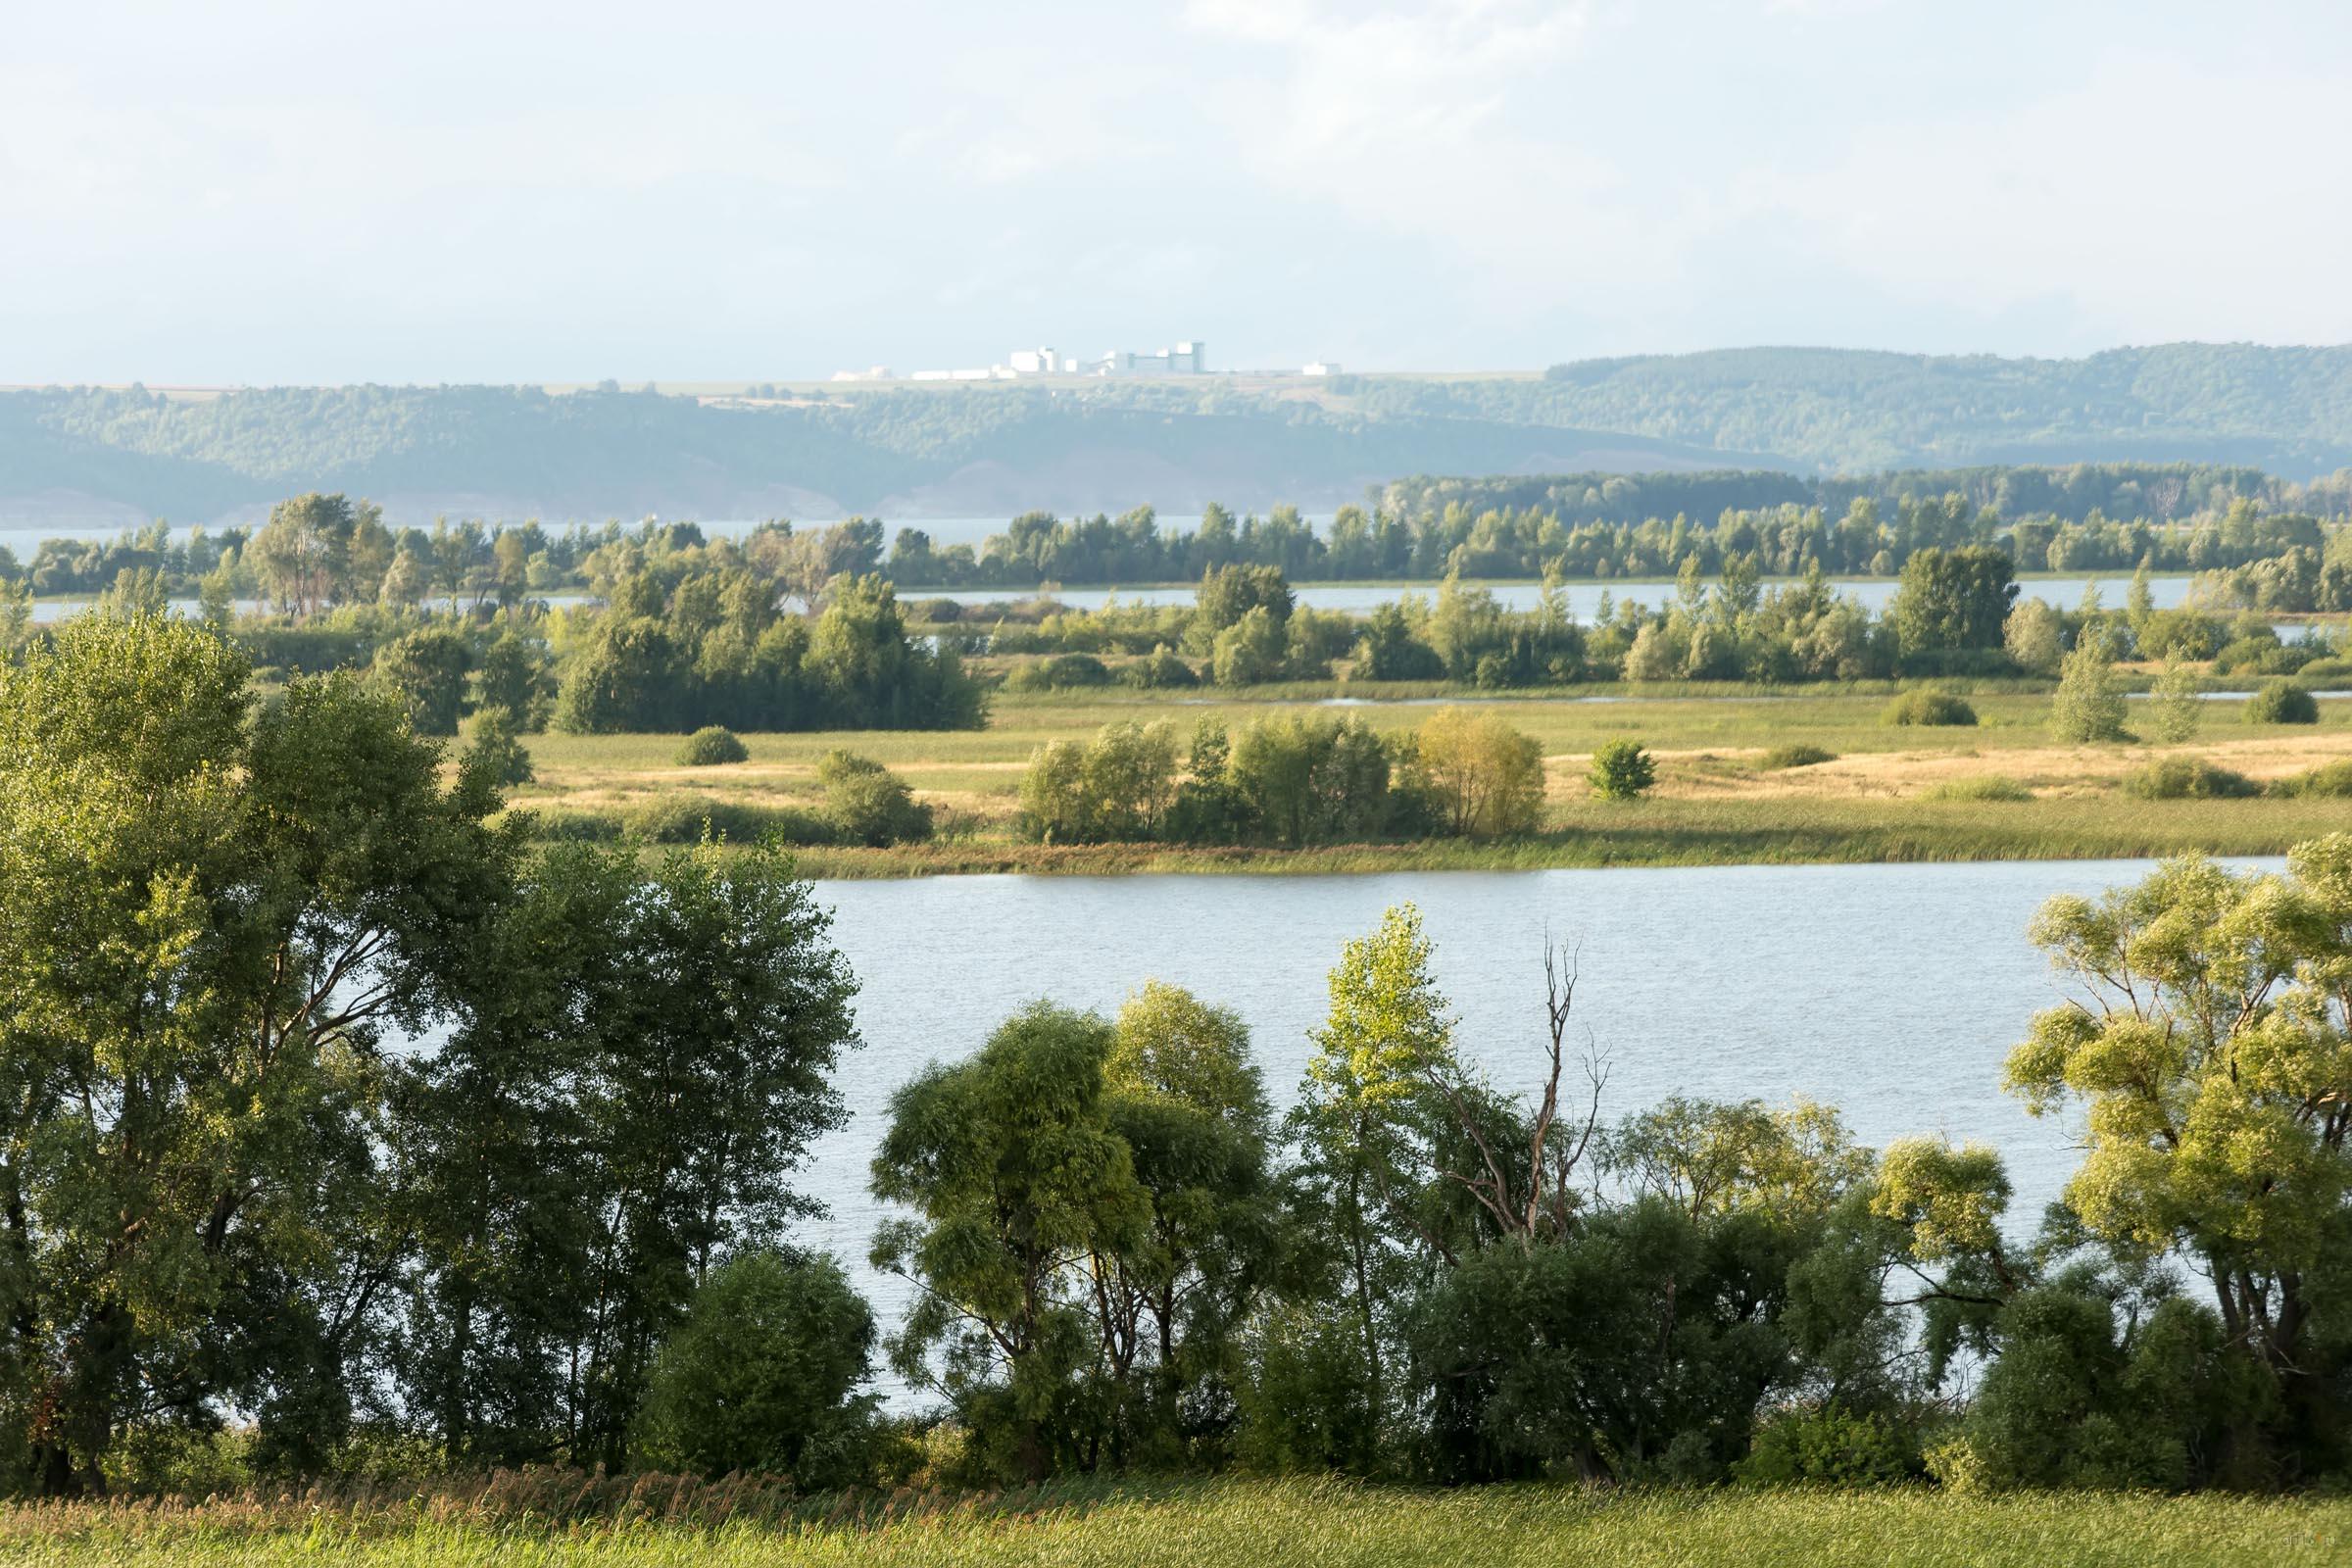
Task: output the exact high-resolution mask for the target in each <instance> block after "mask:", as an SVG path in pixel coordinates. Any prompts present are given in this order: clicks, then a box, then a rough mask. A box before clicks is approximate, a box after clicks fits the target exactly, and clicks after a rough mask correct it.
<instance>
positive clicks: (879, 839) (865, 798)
mask: <svg viewBox="0 0 2352 1568" xmlns="http://www.w3.org/2000/svg"><path fill="white" fill-rule="evenodd" d="M816 782H817V783H818V785H820V786H821V787H822V788H823V790H824V792H825V818H826V820H827V821H829V822H830V823H831V824H832V826H833V829H834V831H835V832H837V833H839V834H840V835H841V837H842V838H843V839H844V840H845V841H847V842H848V843H851V844H863V845H866V846H868V847H869V848H872V849H882V848H886V847H887V846H889V845H893V844H919V843H921V842H922V841H923V840H925V839H927V838H929V837H930V836H931V808H929V807H928V806H925V805H923V804H922V803H921V802H919V801H917V800H916V799H915V798H914V796H913V795H912V794H911V793H909V792H908V790H907V781H906V780H905V779H902V778H900V777H899V776H898V775H897V774H895V773H893V772H892V771H891V770H890V769H889V768H887V767H884V766H883V765H882V764H881V763H880V762H877V761H874V760H871V759H870V758H864V757H857V756H854V755H852V754H851V753H849V752H845V751H843V750H842V749H841V748H840V747H838V746H837V747H835V748H834V749H833V750H831V751H829V752H827V753H826V754H825V755H824V756H822V757H820V758H818V759H817V760H816Z"/></svg>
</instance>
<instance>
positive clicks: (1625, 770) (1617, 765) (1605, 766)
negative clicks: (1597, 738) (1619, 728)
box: [1586, 740, 1658, 801]
mask: <svg viewBox="0 0 2352 1568" xmlns="http://www.w3.org/2000/svg"><path fill="white" fill-rule="evenodd" d="M1586 778H1587V781H1588V782H1590V783H1591V784H1592V786H1593V794H1595V795H1597V796H1599V797H1600V798H1601V799H1602V800H1604V801H1631V800H1636V799H1639V798H1640V797H1641V796H1642V795H1644V794H1646V793H1647V792H1648V790H1649V787H1650V786H1651V785H1652V784H1655V783H1656V782H1657V781H1658V766H1657V763H1656V762H1655V761H1653V760H1651V759H1650V755H1649V753H1647V752H1646V751H1643V750H1642V743H1641V742H1640V741H1635V740H1615V741H1609V742H1607V743H1606V744H1604V745H1603V746H1602V747H1601V748H1600V750H1598V751H1596V752H1594V753H1593V770H1592V772H1591V773H1589V774H1587V775H1586Z"/></svg>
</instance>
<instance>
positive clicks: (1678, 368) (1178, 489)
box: [0, 344, 2352, 525]
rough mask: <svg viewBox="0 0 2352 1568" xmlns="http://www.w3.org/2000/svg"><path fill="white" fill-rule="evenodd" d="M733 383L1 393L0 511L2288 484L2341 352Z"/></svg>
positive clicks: (2347, 455) (2321, 421)
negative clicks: (692, 390)
mask: <svg viewBox="0 0 2352 1568" xmlns="http://www.w3.org/2000/svg"><path fill="white" fill-rule="evenodd" d="M758 390H759V391H760V393H761V394H763V395H760V396H756V397H755V396H744V397H724V398H710V397H701V398H698V397H691V396H674V395H663V394H659V393H655V392H651V391H623V390H621V389H620V388H618V387H617V386H614V385H613V384H611V383H607V384H606V385H605V386H604V387H602V388H598V389H593V390H588V391H581V392H573V393H567V394H561V395H557V394H551V393H549V392H547V391H544V390H541V389H539V388H535V387H380V386H355V387H329V388H305V387H289V388H265V389H259V390H251V391H237V392H230V393H225V394H222V395H220V396H215V397H205V398H187V397H164V396H160V395H156V394H151V393H148V392H146V391H143V390H140V389H136V388H133V389H129V390H96V389H48V390H31V391H19V392H8V393H0V515H5V516H6V517H7V518H9V519H10V520H13V521H16V522H19V523H21V524H35V525H38V524H42V523H65V522H70V521H107V522H127V521H134V520H141V519H145V518H149V517H154V516H169V517H172V518H173V519H174V520H176V521H182V522H193V521H217V520H227V519H229V518H232V517H237V516H240V515H247V514H250V515H256V516H258V515H259V513H260V511H261V510H262V509H264V508H266V506H267V504H268V503H269V502H270V501H271V500H273V499H274V498H276V497H278V496H281V495H284V494H286V493H287V492H288V491H299V490H310V489H321V490H341V491H345V492H348V493H353V494H364V495H368V496H370V497H373V498H375V499H377V500H379V501H381V502H382V503H383V504H384V506H385V509H386V512H387V515H390V516H391V517H392V518H393V519H394V520H396V521H418V520H429V519H430V517H431V516H432V515H434V514H436V513H442V512H449V513H460V514H471V515H489V516H493V517H502V516H503V517H520V516H526V515H536V516H541V517H545V518H547V519H549V520H551V521H553V520H564V519H575V518H576V519H590V520H601V519H602V518H605V517H609V516H622V517H630V516H639V515H645V514H647V513H659V514H662V515H666V516H699V517H706V518H710V517H750V516H767V515H799V516H805V517H811V516H826V515H847V514H850V513H854V512H867V513H874V512H880V513H885V514H888V515H895V516H908V517H922V516H933V517H939V516H989V515H1004V516H1011V515H1015V514H1017V513H1020V512H1024V511H1029V510H1032V509H1040V508H1042V509H1047V510H1052V511H1057V512H1065V513H1067V512H1092V511H1108V512H1118V511H1122V510H1125V509H1126V508H1129V507H1134V506H1139V505H1143V504H1146V503H1150V504H1152V505H1154V506H1157V507H1158V508H1160V509H1161V510H1163V511H1167V512H1197V511H1199V510H1200V509H1201V507H1202V506H1204V505H1205V504H1206V503H1208V502H1210V501H1212V500H1213V501H1222V502H1224V503H1225V504H1227V505H1229V506H1234V507H1238V508H1244V509H1252V508H1256V509H1262V508H1265V507H1269V506H1272V505H1275V504H1277V503H1280V502H1290V503H1293V504H1296V505H1299V506H1300V507H1303V508H1305V509H1307V510H1309V511H1321V510H1328V509H1330V508H1333V507H1336V506H1338V505H1340V504H1341V503H1343V502H1347V501H1351V500H1356V499H1360V498H1361V496H1362V495H1363V493H1364V491H1365V489H1366V488H1367V487H1368V486H1375V485H1381V484H1386V483H1388V482H1389V481H1391V480H1395V479H1397V478H1398V477H1400V476H1402V475H1405V474H1413V473H1462V474H1558V473H1572V472H1584V471H1588V470H1590V471H1594V472H1599V473H1603V474H1609V473H1620V474H1622V473H1655V472H1690V471H1694V470H1701V469H1720V468H1751V469H1754V468H1765V469H1782V470H1786V471H1789V472H1791V473H1806V474H1811V473H1830V474H1837V473H1866V472H1873V471H1877V470H1884V469H1891V468H1913V467H1919V468H1952V467H1962V466H1989V465H1998V464H2020V463H2039V464H2051V465H2073V464H2082V463H2116V462H2136V463H2167V464H2172V463H2186V464H2196V465H2203V466H2239V467H2246V468H2260V469H2264V470H2267V471H2268V472H2270V473H2273V474H2277V475H2279V476H2280V477H2282V478H2286V479H2290V480H2306V479H2310V478H2313V477H2316V476H2319V475H2322V474H2326V473H2328V472H2331V471H2333V470H2335V469H2337V468H2340V467H2346V466H2352V348H2263V347H2257V346H2253V345H2244V344H2236V345H2206V344H2171V345H2165V346H2161V347H2156V348H2144V349H2119V350H2115V351H2113V352H2111V353H2106V354H2098V355H2093V356H2091V357H2090V358H2088V359H2084V360H2002V359H1995V358H1991V357H1988V356H1975V357H1968V358H1936V357H1931V356H1924V355H1908V354H1882V353H1865V352H1855V351H1846V350H1835V349H1734V350H1725V351H1721V352H1717V353H1708V354H1692V355H1681V356H1660V357H1647V358H1638V359H1618V360H1589V361H1583V362H1579V363H1576V364H1570V365H1559V366H1554V367H1553V368H1551V369H1550V370H1549V371H1547V372H1545V374H1544V376H1542V377H1541V378H1536V377H1526V376H1522V377H1516V378H1511V377H1484V378H1480V377H1467V378H1442V377H1424V376H1336V377H1331V378H1329V379H1315V380H1304V379H1299V378H1291V379H1269V378H1264V377H1245V376H1224V375H1210V376H1200V377H1186V378H1179V379H1171V380H1155V381H1151V380H1134V381H1092V382H1084V383H1073V384H1064V385H1059V386H1044V385H1037V384H1024V385H1015V386H1005V385H984V386H962V387H922V388H916V387H911V386H896V387H870V386H863V387H853V388H846V389H844V388H827V389H816V390H811V391H803V392H799V393H794V392H791V391H786V392H783V393H778V392H777V391H776V389H774V388H771V387H763V388H760V389H758ZM1985 501H1986V502H1987V504H1992V503H1993V501H1994V498H1992V497H1990V496H1987V497H1985ZM2192 504H2201V503H2192ZM2039 505H2041V503H2038V502H2034V503H2024V504H2021V505H2019V506H2015V507H2004V510H2008V511H2022V510H2026V507H2027V506H2039Z"/></svg>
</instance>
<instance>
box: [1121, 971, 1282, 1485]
mask: <svg viewBox="0 0 2352 1568" xmlns="http://www.w3.org/2000/svg"><path fill="white" fill-rule="evenodd" d="M1113 1030H1114V1038H1113V1043H1112V1047H1111V1054H1110V1056H1109V1059H1108V1061H1107V1062H1106V1063H1105V1066H1104V1084H1105V1089H1106V1092H1107V1095H1108V1099H1107V1101H1106V1106H1107V1117H1108V1121H1109V1124H1110V1126H1111V1128H1112V1129H1113V1130H1114V1131H1115V1132H1116V1133H1117V1134H1118V1135H1119V1137H1120V1138H1122V1139H1123V1140H1125V1142H1126V1144H1127V1147H1128V1150H1129V1153H1130V1157H1131V1159H1132V1160H1133V1164H1134V1170H1135V1177H1136V1181H1137V1183H1138V1185H1139V1186H1140V1187H1141V1188H1142V1189H1143V1192H1144V1194H1145V1198H1146V1202H1147V1204H1148V1210H1147V1217H1146V1220H1145V1223H1144V1226H1143V1228H1142V1231H1141V1232H1140V1234H1139V1235H1137V1236H1136V1237H1135V1239H1134V1240H1133V1242H1132V1243H1131V1244H1130V1245H1129V1246H1127V1247H1126V1248H1124V1249H1123V1250H1121V1249H1106V1250H1100V1251H1098V1252H1097V1253H1096V1255H1095V1257H1094V1259H1093V1260H1092V1262H1091V1263H1090V1265H1089V1270H1090V1272H1091V1273H1092V1274H1093V1276H1094V1279H1095V1283H1096V1292H1095V1299H1096V1302H1097V1312H1098V1315H1099V1317H1100V1319H1101V1335H1102V1346H1103V1351H1102V1354H1103V1371H1104V1375H1105V1378H1106V1380H1107V1381H1108V1382H1109V1383H1110V1385H1111V1386H1112V1388H1113V1390H1114V1391H1115V1395H1116V1398H1117V1405H1118V1416H1117V1419H1116V1426H1115V1430H1114V1440H1113V1441H1114V1444H1115V1446H1116V1450H1117V1451H1116V1453H1115V1455H1114V1457H1116V1458H1117V1459H1118V1461H1119V1462H1121V1463H1122V1464H1137V1463H1158V1464H1175V1463H1184V1462H1196V1463H1197V1462H1201V1461H1202V1460H1208V1459H1214V1458H1216V1457H1218V1456H1219V1445H1220V1444H1221V1441H1222V1439H1223V1437H1224V1436H1225V1429H1226V1428H1227V1427H1229V1426H1230V1424H1231V1417H1230V1415H1228V1414H1225V1413H1224V1410H1225V1408H1226V1403H1227V1399H1228V1398H1229V1396H1228V1394H1227V1390H1228V1389H1229V1387H1230V1385H1231V1382H1232V1379H1233V1377H1234V1375H1235V1370H1236V1368H1235V1362H1236V1358H1237V1356H1238V1353H1239V1345H1238V1336H1239V1334H1240V1332H1241V1329H1242V1326H1243V1324H1244V1322H1245V1321H1246V1319H1247V1317H1248V1315H1249V1313H1250V1311H1251V1310H1252V1309H1254V1307H1255V1306H1256V1305H1257V1303H1258V1301H1259V1299H1260V1298H1261V1296H1262V1295H1263V1293H1264V1292H1265V1291H1266V1290H1267V1289H1268V1287H1269V1286H1270V1285H1271V1284H1272V1283H1274V1281H1275V1280H1276V1278H1277V1277H1278V1275H1279V1273H1280V1271H1281V1269H1282V1266H1283V1263H1284V1259H1285V1256H1286V1253H1287V1251H1288V1249H1289V1237H1288V1235H1287V1233H1286V1228H1285V1220H1284V1215H1283V1212H1282V1207H1281V1203H1280V1198H1279V1193H1278V1191H1277V1189H1276V1186H1275V1182H1274V1177H1273V1173H1272V1171H1271V1169H1270V1159H1269V1151H1270V1143H1271V1128H1270V1114H1269V1112H1268V1110H1267V1106H1266V1097H1265V1090H1264V1087H1263V1085H1262V1084H1261V1082H1260V1080H1259V1075H1258V1070H1257V1068H1256V1066H1255V1064H1254V1063H1252V1062H1251V1061H1250V1031H1249V1029H1248V1028H1247V1027H1246V1026H1245V1025H1244V1024H1243V1023H1242V1020H1241V1018H1240V1017H1239V1016H1238V1015H1237V1014H1236V1013H1234V1012H1233V1011H1232V1010H1231V1009H1230V1008H1226V1007H1214V1006H1210V1005H1207V1004H1205V1003H1202V1002H1201V1001H1200V999H1198V998H1196V997H1194V996H1193V995H1192V994H1191V993H1189V992H1187V991H1184V990H1181V989H1180V988H1178V987H1175V986H1171V985H1166V984H1163V983H1161V982H1159V981H1150V982H1147V983H1146V984H1145V986H1144V988H1143V989H1142V990H1141V991H1139V992H1137V993H1136V994H1135V995H1134V996H1132V997H1130V998H1128V1000H1127V1002H1126V1004H1125V1005H1122V1006H1121V1007H1120V1009H1119V1013H1118V1017H1117V1020H1116V1022H1115V1023H1114V1025H1113Z"/></svg>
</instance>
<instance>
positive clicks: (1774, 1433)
mask: <svg viewBox="0 0 2352 1568" xmlns="http://www.w3.org/2000/svg"><path fill="white" fill-rule="evenodd" d="M1919 1473H1920V1453H1919V1444H1918V1442H1917V1440H1916V1438H1915V1437H1914V1435H1913V1434H1912V1433H1910V1432H1908V1431H1906V1430H1904V1429H1903V1428H1902V1427H1901V1426H1899V1425H1898V1424H1896V1423H1895V1422H1893V1421H1890V1420H1888V1419H1887V1417H1885V1416H1882V1415H1857V1414H1855V1413H1853V1412H1852V1411H1849V1410H1843V1409H1840V1408H1839V1407H1838V1406H1837V1405H1835V1404H1830V1405H1825V1406H1823V1407H1821V1408H1820V1409H1807V1410H1784V1411H1782V1412H1780V1413H1779V1414H1777V1415H1772V1416H1768V1417H1766V1418H1765V1419H1764V1420H1763V1421H1761V1422H1759V1423H1758V1424H1757V1427H1756V1433H1755V1437H1754V1438H1753V1439H1752V1440H1751V1441H1750V1442H1749V1445H1748V1450H1747V1457H1746V1458H1744V1459H1740V1460H1738V1461H1736V1462H1735V1463H1734V1464H1733V1465H1732V1474H1733V1475H1734V1476H1736V1477H1737V1478H1738V1479H1739V1480H1740V1481H1741V1482H1743V1483H1745V1484H1746V1485H1748V1486H1751V1487H1793V1486H1802V1485H1813V1486H1835V1487H1869V1486H1883V1485H1885V1484H1886V1483H1887V1482H1891V1481H1902V1480H1905V1479H1907V1478H1909V1477H1912V1476H1916V1475H1918V1474H1919Z"/></svg>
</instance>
